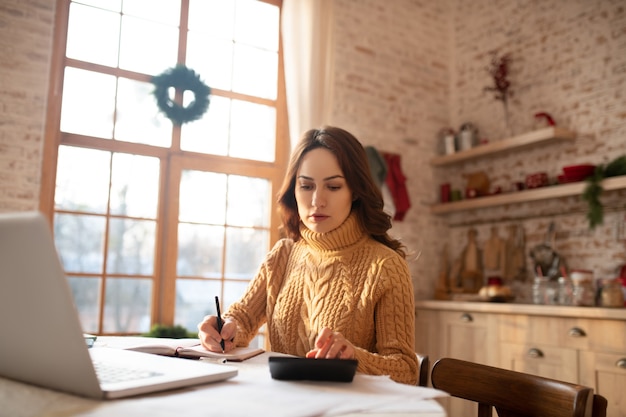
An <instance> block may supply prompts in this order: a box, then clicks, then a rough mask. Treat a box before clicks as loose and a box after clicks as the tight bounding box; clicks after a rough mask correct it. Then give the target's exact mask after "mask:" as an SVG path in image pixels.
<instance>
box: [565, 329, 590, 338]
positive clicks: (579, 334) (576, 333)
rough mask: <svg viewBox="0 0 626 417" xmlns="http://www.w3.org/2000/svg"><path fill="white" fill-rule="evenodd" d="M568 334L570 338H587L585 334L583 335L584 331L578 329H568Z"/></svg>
mask: <svg viewBox="0 0 626 417" xmlns="http://www.w3.org/2000/svg"><path fill="white" fill-rule="evenodd" d="M568 334H569V335H570V337H585V336H587V333H585V331H584V330H583V329H581V328H580V327H572V328H571V329H569V332H568Z"/></svg>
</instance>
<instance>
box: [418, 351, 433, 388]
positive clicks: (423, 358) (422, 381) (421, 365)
mask: <svg viewBox="0 0 626 417" xmlns="http://www.w3.org/2000/svg"><path fill="white" fill-rule="evenodd" d="M415 356H417V385H419V386H420V387H427V386H428V376H429V375H430V359H429V358H428V355H422V354H420V353H416V354H415Z"/></svg>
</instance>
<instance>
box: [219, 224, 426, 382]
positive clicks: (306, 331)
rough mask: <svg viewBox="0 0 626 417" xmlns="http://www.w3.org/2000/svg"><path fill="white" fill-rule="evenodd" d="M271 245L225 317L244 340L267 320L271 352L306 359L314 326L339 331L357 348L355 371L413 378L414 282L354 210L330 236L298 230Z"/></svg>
mask: <svg viewBox="0 0 626 417" xmlns="http://www.w3.org/2000/svg"><path fill="white" fill-rule="evenodd" d="M301 234H302V239H300V240H299V241H298V242H295V243H294V242H293V241H292V240H289V239H283V240H280V241H279V242H277V243H276V245H275V246H274V248H273V249H272V250H271V251H270V253H269V254H268V256H267V257H266V259H265V261H264V262H263V264H262V265H261V267H260V269H259V272H258V274H257V275H256V277H255V278H254V279H253V280H252V281H251V282H250V285H249V286H248V289H247V291H246V293H245V294H244V296H243V298H242V299H241V300H240V301H239V302H237V303H234V304H233V305H232V306H230V308H229V310H228V312H227V313H226V314H225V316H226V317H232V318H234V319H235V320H237V322H238V323H239V329H238V333H237V337H236V340H235V342H236V343H237V344H238V345H247V344H248V343H249V342H250V340H251V339H252V338H253V337H254V336H255V335H256V333H257V331H258V328H259V327H260V326H261V325H263V324H264V323H265V322H267V325H268V332H269V340H270V343H271V346H272V350H273V351H276V352H283V353H288V354H292V355H297V356H304V355H306V353H307V352H308V351H309V350H311V349H313V347H314V344H315V339H316V337H317V335H318V333H319V331H320V330H321V329H322V328H324V327H329V328H331V329H333V330H334V331H338V332H341V333H342V334H343V335H344V336H345V337H346V339H348V340H349V341H350V342H351V343H352V344H353V345H354V346H355V348H356V359H357V360H358V361H359V366H358V371H360V372H364V373H367V374H371V375H390V376H391V378H392V379H394V380H396V381H398V382H403V383H407V384H415V383H416V382H417V359H416V357H415V348H414V340H415V339H414V337H415V323H414V321H415V319H414V314H415V313H414V311H415V309H414V299H413V286H412V283H411V278H410V275H409V270H408V266H407V264H406V262H405V260H404V259H402V257H401V256H400V255H398V254H397V253H396V252H395V251H393V250H392V249H390V248H388V247H386V246H384V245H383V244H381V243H379V242H377V241H375V240H374V239H372V238H371V237H369V236H368V235H367V234H366V233H365V232H364V231H363V230H361V229H360V227H359V225H358V221H357V218H356V216H355V215H351V216H349V217H348V219H347V220H346V221H345V222H344V223H343V224H342V225H341V226H340V227H338V228H337V229H335V230H333V231H331V232H329V233H323V234H319V233H315V232H312V231H311V230H309V229H307V228H306V227H304V226H302V229H301Z"/></svg>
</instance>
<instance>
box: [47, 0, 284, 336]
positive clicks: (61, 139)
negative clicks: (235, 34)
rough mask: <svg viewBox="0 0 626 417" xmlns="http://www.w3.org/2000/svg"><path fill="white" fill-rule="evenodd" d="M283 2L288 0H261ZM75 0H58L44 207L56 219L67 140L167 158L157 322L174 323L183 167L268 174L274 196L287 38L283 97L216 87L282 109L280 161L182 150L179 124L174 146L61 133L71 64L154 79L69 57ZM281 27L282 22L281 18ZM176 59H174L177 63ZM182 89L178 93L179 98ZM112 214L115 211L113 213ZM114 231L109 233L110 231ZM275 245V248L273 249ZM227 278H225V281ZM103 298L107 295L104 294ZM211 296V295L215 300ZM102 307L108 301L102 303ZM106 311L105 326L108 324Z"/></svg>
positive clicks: (273, 230)
mask: <svg viewBox="0 0 626 417" xmlns="http://www.w3.org/2000/svg"><path fill="white" fill-rule="evenodd" d="M258 1H262V2H264V3H269V4H272V5H275V6H277V7H279V9H280V7H281V6H282V0H258ZM70 3H71V1H70V0H57V2H56V14H55V28H54V35H53V40H52V57H51V66H50V73H49V87H48V97H47V111H46V115H45V116H46V117H45V131H44V143H43V150H42V154H43V155H42V170H41V181H40V183H41V188H40V198H39V210H40V211H41V212H42V213H43V214H44V215H45V216H46V217H47V218H48V220H49V222H50V224H53V221H54V214H55V213H56V212H57V211H56V210H55V203H54V195H55V187H56V171H57V162H58V161H57V159H58V149H59V147H60V146H62V145H70V146H78V147H88V148H94V149H98V150H104V151H110V152H117V151H119V152H124V153H131V154H139V155H146V156H154V157H156V158H158V159H159V160H160V162H161V172H160V174H161V175H160V179H159V203H158V207H157V220H156V223H157V231H156V248H155V277H154V283H153V285H154V287H153V294H152V304H151V305H152V311H151V325H154V324H156V323H159V324H163V325H174V324H175V323H174V317H175V299H176V258H177V250H178V249H177V225H178V192H179V190H178V186H177V184H179V183H180V176H181V172H182V170H183V169H199V170H207V166H208V167H210V171H211V172H221V173H226V174H235V175H246V176H252V177H259V178H264V179H268V180H269V181H270V183H271V195H272V196H275V195H276V193H277V191H278V188H279V187H280V185H281V183H282V180H283V176H284V172H285V169H286V165H287V159H288V157H289V148H290V144H289V134H288V123H287V106H286V96H285V77H284V69H283V54H282V38H281V35H280V29H279V46H278V78H277V83H278V85H277V97H276V99H275V100H268V99H262V98H253V97H250V96H244V95H242V94H238V93H236V92H231V91H223V90H216V89H213V88H212V94H215V93H218V94H219V95H222V96H225V97H227V98H232V99H242V98H243V99H245V100H246V101H251V102H255V103H259V104H269V105H271V106H273V107H275V108H276V142H275V158H274V162H262V161H251V160H243V159H239V158H233V157H228V156H219V155H208V154H199V153H194V152H189V151H183V150H181V149H180V134H181V126H176V125H175V124H174V126H173V131H172V144H171V147H170V148H159V147H156V146H150V145H144V144H139V143H130V142H122V141H118V140H112V139H99V138H94V137H86V136H82V135H77V134H72V133H66V132H61V130H60V119H61V103H62V92H63V80H64V69H65V67H66V66H71V67H75V68H79V69H86V70H95V71H97V72H102V73H105V74H111V75H114V76H116V77H125V78H130V79H133V80H138V81H145V82H150V78H151V77H150V76H148V75H144V74H138V73H135V72H132V71H128V70H123V69H120V68H111V67H107V66H103V65H98V64H93V63H87V62H83V61H78V60H75V59H71V58H67V57H66V56H65V45H66V42H67V33H68V20H69V9H70ZM188 10H189V0H181V19H180V25H181V26H179V27H185V28H186V27H187V17H188V16H187V13H188ZM279 27H280V23H279ZM179 31H180V32H179V47H178V63H183V64H184V55H185V48H186V42H187V30H181V29H179ZM173 64H174V63H173ZM179 95H180V93H177V98H178V99H180V97H178V96H179ZM270 204H271V207H270V213H271V219H270V228H269V233H270V239H269V240H270V242H269V246H270V247H271V246H272V245H273V244H274V243H275V242H276V241H277V240H278V239H279V238H280V237H281V236H280V233H279V225H280V218H279V216H278V213H277V210H276V201H275V198H272V199H271V201H270ZM107 216H110V214H109V213H107ZM107 233H108V232H107ZM268 249H269V248H268ZM223 279H224V278H223V277H222V280H223ZM102 299H103V298H102ZM209 301H210V300H207V302H209ZM100 308H101V310H102V308H104V306H100ZM102 319H103V317H102V314H101V315H100V318H99V328H100V329H102V326H103V323H102Z"/></svg>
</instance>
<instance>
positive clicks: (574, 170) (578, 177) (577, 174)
mask: <svg viewBox="0 0 626 417" xmlns="http://www.w3.org/2000/svg"><path fill="white" fill-rule="evenodd" d="M595 170H596V166H595V165H591V164H581V165H568V166H565V167H563V174H564V176H565V179H567V180H568V181H570V182H571V181H582V180H584V179H585V178H587V177H590V176H592V175H593V173H594V172H595Z"/></svg>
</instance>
